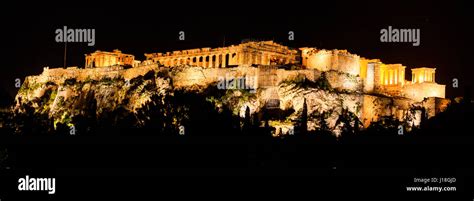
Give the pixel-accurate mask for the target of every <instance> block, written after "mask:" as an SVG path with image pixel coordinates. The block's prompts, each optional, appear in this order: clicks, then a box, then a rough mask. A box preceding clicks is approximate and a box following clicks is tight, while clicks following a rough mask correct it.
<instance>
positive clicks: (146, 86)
mask: <svg viewBox="0 0 474 201" xmlns="http://www.w3.org/2000/svg"><path fill="white" fill-rule="evenodd" d="M132 70H133V75H132V73H131V72H130V70H125V71H123V72H119V73H116V72H114V73H112V74H111V75H113V76H98V77H94V78H90V77H85V76H75V77H74V76H73V77H68V78H61V79H57V78H56V79H51V78H49V77H44V75H40V76H30V77H27V79H26V80H25V82H24V83H23V85H22V87H21V89H20V91H19V92H18V94H17V96H16V105H15V107H14V111H15V113H17V114H22V113H26V112H28V111H30V112H33V113H34V115H43V116H47V118H49V119H51V120H52V122H53V126H54V128H55V129H56V127H57V125H58V124H62V125H68V126H76V125H77V124H78V121H79V120H81V119H89V120H90V119H92V120H93V121H96V122H99V124H100V122H101V121H100V119H108V120H107V121H112V124H120V123H121V122H122V123H124V122H125V121H127V122H125V123H126V124H127V125H128V126H130V127H140V126H147V124H159V128H160V129H162V130H165V131H166V129H175V130H176V129H179V128H180V127H181V126H183V125H187V124H190V123H189V122H196V121H198V122H199V121H201V120H203V121H214V120H213V118H216V119H222V118H221V117H220V116H219V115H223V114H224V113H225V111H229V112H230V115H232V116H233V117H235V118H237V119H239V118H240V119H245V118H250V117H248V116H249V115H250V116H251V117H252V118H253V124H254V126H257V127H263V126H264V125H265V124H268V125H269V126H270V127H272V128H274V130H273V135H276V136H278V135H285V134H293V133H295V132H301V128H304V129H305V130H307V131H317V130H322V129H323V130H324V129H325V130H329V131H330V132H332V133H333V134H335V135H340V134H341V132H343V131H344V130H345V129H348V128H349V129H362V128H363V126H364V125H365V126H367V124H368V123H370V122H371V121H374V120H377V119H379V118H380V117H382V116H390V115H392V116H397V115H398V114H399V113H400V114H399V115H398V116H400V118H399V119H400V120H405V119H408V116H407V115H409V114H408V113H407V111H408V110H409V109H410V104H411V102H407V101H406V100H397V101H398V102H397V101H394V100H395V99H393V98H386V97H377V96H369V95H367V94H363V93H362V92H361V88H360V87H358V86H359V85H360V80H359V79H358V78H355V77H353V76H347V75H340V76H338V75H339V74H340V73H339V74H338V73H337V72H329V73H326V74H325V73H323V74H321V73H320V72H319V73H312V72H306V71H304V72H303V71H302V72H303V74H299V73H298V72H297V71H295V72H293V74H295V75H294V76H291V79H287V80H282V79H280V81H279V83H278V84H276V85H275V86H266V87H259V88H258V90H256V91H251V90H249V89H229V88H226V89H220V88H219V87H218V83H217V79H216V78H217V77H219V76H220V77H226V76H227V77H228V76H229V75H231V77H246V76H247V77H248V76H253V77H256V76H258V75H257V70H256V69H255V68H242V69H240V68H236V69H220V70H219V69H217V70H216V69H208V70H206V69H202V68H199V67H197V68H189V67H188V68H178V67H176V68H166V69H163V68H151V69H147V70H146V71H145V70H141V69H132ZM136 72H138V73H136ZM305 74H309V75H312V76H310V77H309V78H305V77H306V76H305V77H304V78H303V79H301V77H300V75H305ZM81 75H82V74H81ZM105 75H107V74H105ZM277 75H278V74H277ZM186 78H189V79H186ZM341 79H343V81H344V82H343V83H346V84H345V85H337V83H339V81H338V80H341ZM335 83H336V84H335ZM347 83H349V85H347ZM346 85H347V86H346ZM333 86H334V87H333ZM272 101H273V103H275V101H276V104H273V105H271V104H269V103H272ZM193 105H195V106H193ZM201 105H202V106H201ZM402 106H403V107H402ZM193 107H197V108H193ZM200 107H202V108H200ZM206 107H208V108H206ZM203 108H205V109H203ZM247 111H248V112H247ZM304 111H305V113H306V115H304V114H303V112H304ZM404 112H405V113H404ZM214 113H215V114H214ZM211 114H212V115H216V116H212V115H211ZM153 118H155V119H158V121H153V120H151V119H153ZM374 118H375V119H374ZM78 119H79V120H78ZM120 119H122V120H123V119H128V120H123V121H120ZM208 123H209V122H208ZM212 123H213V122H210V125H212ZM240 126H242V123H241V124H240V125H239V126H238V127H240ZM298 129H300V130H299V131H298Z"/></svg>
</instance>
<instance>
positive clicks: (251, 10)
mask: <svg viewBox="0 0 474 201" xmlns="http://www.w3.org/2000/svg"><path fill="white" fill-rule="evenodd" d="M155 3H156V2H155ZM171 3H172V4H173V5H165V4H162V2H161V3H160V4H157V5H153V4H150V3H138V2H128V4H131V5H128V4H127V3H126V2H123V3H119V2H115V3H114V5H112V6H110V5H109V6H104V5H101V4H98V3H97V4H92V5H88V6H84V4H82V5H79V6H74V5H73V6H66V5H61V6H60V7H55V6H49V7H47V8H46V7H44V6H40V5H37V6H36V5H32V6H29V7H23V6H22V5H14V6H12V7H10V8H9V9H7V12H6V13H3V14H2V19H3V21H5V23H4V27H5V28H6V29H4V30H8V31H7V35H10V36H8V37H7V40H6V41H5V42H6V44H7V46H6V48H5V49H6V50H7V52H8V54H5V55H4V59H5V58H8V59H7V60H8V64H5V65H3V66H2V68H1V69H2V73H0V77H1V85H0V86H1V87H0V90H2V91H6V92H7V93H8V94H10V96H14V95H15V93H16V90H17V89H15V88H14V80H15V78H20V79H21V80H23V79H24V77H25V76H27V75H34V74H39V73H41V72H42V69H43V67H44V66H49V67H51V68H53V67H59V66H62V65H63V49H64V44H62V43H57V42H55V39H54V37H55V30H56V29H58V28H62V27H63V26H68V27H69V28H91V29H95V30H96V45H95V46H94V47H89V46H87V44H86V43H77V44H73V43H69V44H68V53H67V55H68V61H67V64H68V66H81V67H82V66H83V65H84V54H86V53H90V52H93V51H95V50H113V49H120V50H122V51H123V52H125V53H131V54H134V55H135V56H136V57H137V59H144V55H143V54H144V53H148V52H166V51H171V50H179V49H187V48H199V47H218V46H222V45H223V43H224V38H225V44H226V45H230V44H238V43H239V42H240V41H241V40H242V39H246V38H253V39H262V40H268V39H270V40H275V41H277V42H279V43H282V44H284V45H287V46H290V47H295V48H296V47H304V46H308V47H317V48H325V49H333V48H337V49H347V50H349V51H350V52H351V53H355V54H358V55H360V56H362V57H366V58H380V59H381V60H382V61H383V62H384V63H402V64H404V65H406V66H407V72H406V77H407V79H411V73H410V70H409V69H410V68H413V67H422V66H426V67H436V68H437V71H436V79H437V82H438V83H441V84H446V91H447V97H454V96H461V95H463V93H464V89H465V88H467V87H466V86H473V81H472V76H473V70H472V63H470V61H472V60H471V58H472V51H471V48H470V47H471V46H470V44H472V36H473V35H472V31H471V26H472V25H473V24H474V23H472V20H471V18H472V17H471V16H470V15H471V14H470V12H471V10H470V9H469V7H468V6H467V4H464V3H461V2H454V1H453V2H442V3H435V2H408V3H406V4H401V3H397V2H392V1H391V2H388V3H387V4H385V5H384V4H383V2H381V1H380V2H375V3H361V2H357V3H350V4H349V3H345V2H344V3H342V2H341V3H325V4H323V3H321V2H317V1H311V2H301V1H286V2H277V1H274V2H266V3H256V2H248V1H242V2H237V1H223V2H220V3H219V2H216V3H213V4H210V3H203V2H198V3H189V2H186V3H185V2H182V3H181V2H171ZM216 5H217V6H216ZM388 26H392V27H395V28H417V29H420V30H421V45H420V46H419V47H413V46H412V44H411V43H381V42H380V29H383V28H387V27H388ZM179 31H185V34H186V35H185V36H186V40H185V41H179V40H178V32H179ZM288 31H294V33H295V41H288ZM7 55H8V57H7ZM10 58H11V59H10ZM453 78H458V79H459V81H460V88H459V89H453V88H452V87H451V80H452V79H453Z"/></svg>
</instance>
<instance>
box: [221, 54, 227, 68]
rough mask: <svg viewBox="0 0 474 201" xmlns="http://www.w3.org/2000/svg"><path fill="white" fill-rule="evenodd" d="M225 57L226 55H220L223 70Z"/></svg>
mask: <svg viewBox="0 0 474 201" xmlns="http://www.w3.org/2000/svg"><path fill="white" fill-rule="evenodd" d="M226 55H227V54H223V55H222V68H225V67H226V66H225V63H226V58H225V57H226Z"/></svg>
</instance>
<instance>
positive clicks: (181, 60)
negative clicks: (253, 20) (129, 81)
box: [145, 41, 297, 68]
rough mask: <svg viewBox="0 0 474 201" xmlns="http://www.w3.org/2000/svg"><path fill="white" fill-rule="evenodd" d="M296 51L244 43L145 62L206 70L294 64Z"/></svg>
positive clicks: (270, 44)
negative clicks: (188, 66)
mask: <svg viewBox="0 0 474 201" xmlns="http://www.w3.org/2000/svg"><path fill="white" fill-rule="evenodd" d="M296 56H297V51H296V50H293V49H290V48H288V47H286V46H283V45H280V44H277V43H275V42H273V41H262V42H255V41H250V42H245V43H241V44H239V45H231V46H228V47H219V48H208V47H206V48H197V49H189V50H180V51H173V52H166V53H151V54H145V57H146V60H151V61H153V62H155V63H156V62H159V63H160V64H162V65H164V66H167V67H169V66H178V65H183V64H184V65H195V66H201V67H205V68H224V67H229V66H243V65H247V66H251V65H271V64H291V63H295V62H296Z"/></svg>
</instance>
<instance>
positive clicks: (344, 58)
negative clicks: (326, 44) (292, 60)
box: [300, 48, 360, 75]
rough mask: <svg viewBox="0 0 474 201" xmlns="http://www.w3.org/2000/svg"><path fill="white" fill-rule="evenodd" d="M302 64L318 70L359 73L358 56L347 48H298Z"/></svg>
mask: <svg viewBox="0 0 474 201" xmlns="http://www.w3.org/2000/svg"><path fill="white" fill-rule="evenodd" d="M300 50H301V57H302V60H303V62H302V64H303V65H304V66H306V68H310V69H311V68H313V69H318V70H320V71H328V70H336V71H341V72H344V73H349V74H352V75H359V74H360V61H359V60H360V57H359V56H358V55H355V54H351V53H349V52H347V50H318V49H315V48H300Z"/></svg>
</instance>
